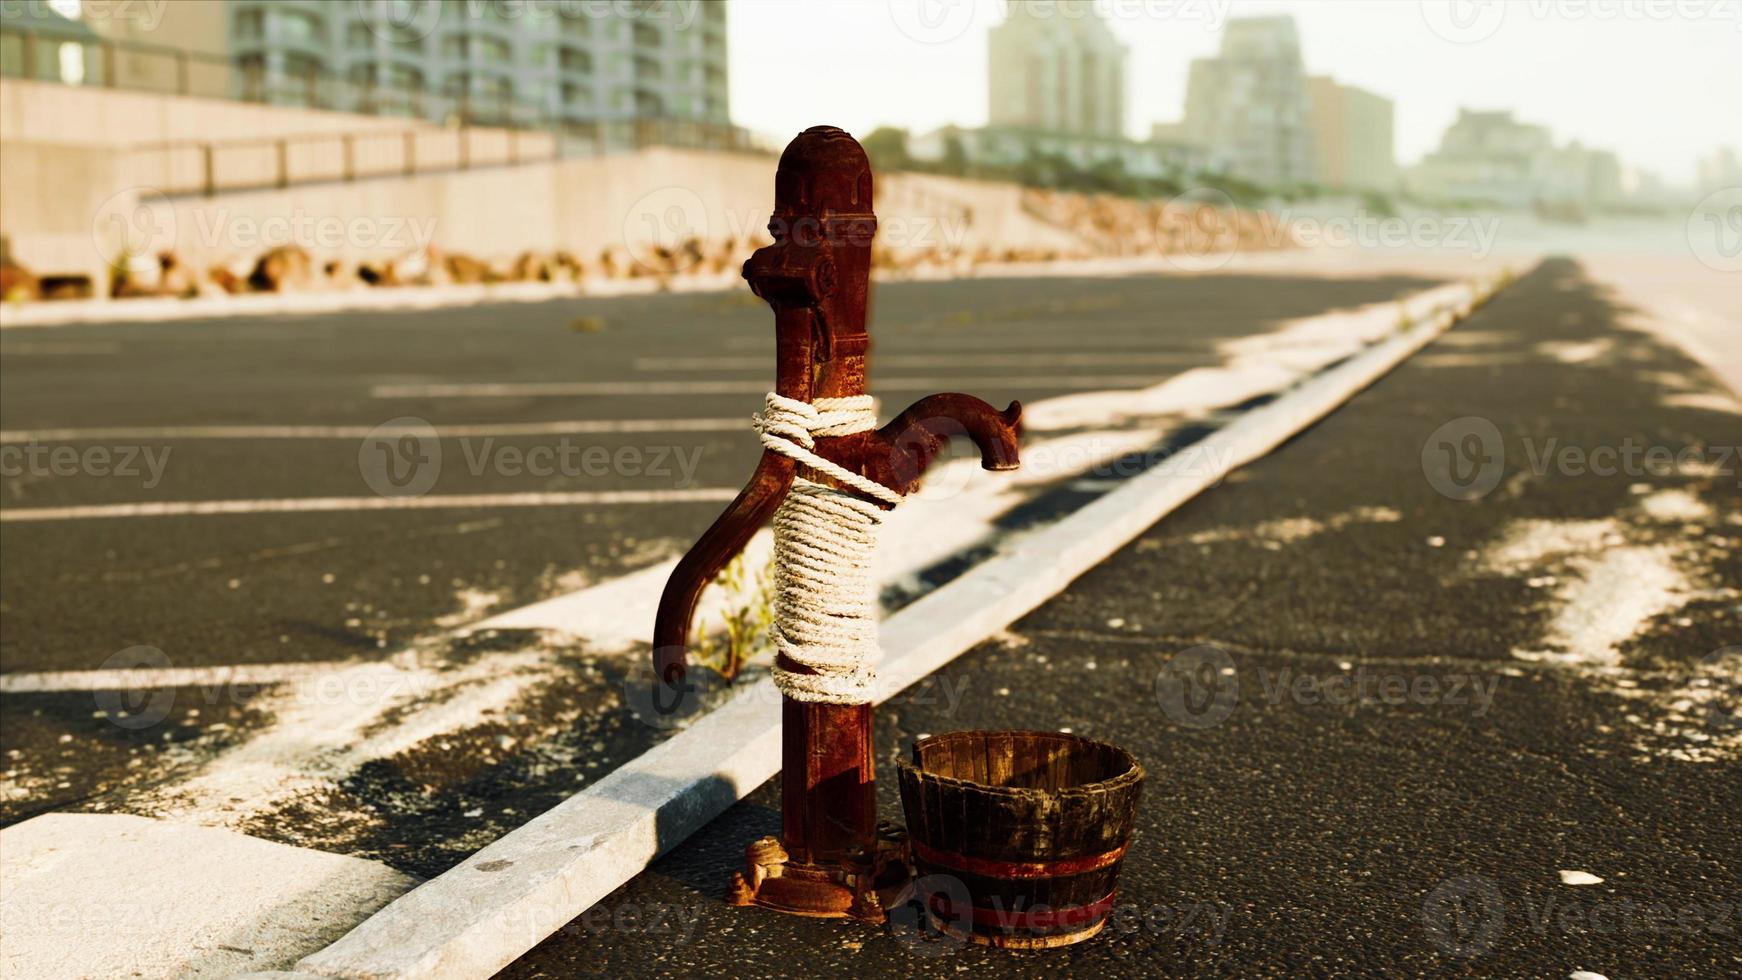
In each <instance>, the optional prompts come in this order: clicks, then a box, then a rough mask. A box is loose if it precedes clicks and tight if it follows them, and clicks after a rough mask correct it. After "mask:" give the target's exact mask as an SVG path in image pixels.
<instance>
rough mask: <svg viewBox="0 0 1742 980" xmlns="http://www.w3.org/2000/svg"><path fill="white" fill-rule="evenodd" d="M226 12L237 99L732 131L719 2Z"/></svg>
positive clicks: (376, 0) (484, 119)
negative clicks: (687, 125) (664, 124)
mask: <svg viewBox="0 0 1742 980" xmlns="http://www.w3.org/2000/svg"><path fill="white" fill-rule="evenodd" d="M213 6H214V7H215V6H217V5H213ZM223 9H224V11H225V15H226V17H227V18H228V28H227V31H226V36H227V38H228V46H229V50H228V57H229V58H230V59H231V61H232V62H233V64H234V66H235V69H236V72H235V78H236V81H235V84H236V87H237V92H236V93H235V94H236V95H237V96H238V97H240V98H244V99H251V100H260V101H266V102H272V103H276V104H285V105H319V106H323V107H326V108H335V109H343V110H351V111H360V112H369V113H377V114H395V115H404V116H409V117H414V118H422V119H429V120H435V121H443V122H477V123H485V124H493V125H500V124H509V125H546V124H550V125H554V126H556V127H557V128H559V129H568V130H575V131H581V132H585V131H588V130H589V129H597V128H599V127H600V126H605V125H610V124H620V123H636V122H646V121H661V122H679V123H695V124H701V125H704V126H716V127H720V128H722V129H724V128H726V127H728V126H729V125H730V118H731V117H730V107H729V103H728V97H727V62H726V13H725V9H726V8H725V4H717V3H706V4H696V5H684V4H662V5H645V6H642V7H635V6H633V5H626V4H595V5H585V4H556V5H538V4H517V3H501V2H490V0H469V2H448V3H442V4H439V5H429V4H418V3H406V2H405V0H361V2H356V3H332V2H325V0H233V2H231V3H228V4H225V5H223Z"/></svg>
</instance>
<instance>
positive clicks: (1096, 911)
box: [973, 892, 1114, 931]
mask: <svg viewBox="0 0 1742 980" xmlns="http://www.w3.org/2000/svg"><path fill="white" fill-rule="evenodd" d="M1113 894H1114V893H1113V892H1108V893H1107V897H1106V898H1103V899H1101V900H1100V901H1098V902H1093V903H1090V904H1088V905H1074V906H1071V907H1070V908H1063V909H1039V910H1037V911H1033V912H1011V911H1007V910H1002V909H983V908H980V907H979V906H978V905H976V906H974V908H973V919H974V925H976V926H984V927H986V928H989V929H1003V930H1006V931H1012V930H1017V929H1028V930H1048V929H1075V928H1077V927H1079V926H1086V925H1092V924H1093V923H1096V922H1099V921H1100V920H1102V919H1104V918H1106V916H1107V913H1108V912H1110V911H1112V909H1113Z"/></svg>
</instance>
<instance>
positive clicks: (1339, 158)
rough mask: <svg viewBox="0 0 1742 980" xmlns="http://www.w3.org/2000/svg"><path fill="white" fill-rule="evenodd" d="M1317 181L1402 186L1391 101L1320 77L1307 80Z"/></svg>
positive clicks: (1373, 187) (1349, 185)
mask: <svg viewBox="0 0 1742 980" xmlns="http://www.w3.org/2000/svg"><path fill="white" fill-rule="evenodd" d="M1307 101H1308V110H1307V112H1308V117H1309V118H1310V119H1311V122H1312V133H1313V157H1314V161H1313V162H1314V166H1315V169H1316V171H1317V179H1318V182H1319V183H1321V184H1325V185H1328V186H1330V187H1343V188H1349V189H1353V190H1369V191H1392V190H1396V188H1397V157H1396V155H1395V153H1394V151H1393V135H1392V108H1391V100H1390V99H1387V98H1385V97H1384V96H1382V95H1375V94H1373V93H1372V92H1368V91H1366V90H1364V89H1358V88H1355V87H1354V86H1352V85H1339V84H1338V83H1337V82H1336V80H1334V79H1332V78H1329V77H1326V76H1323V75H1318V76H1314V77H1312V78H1309V79H1307Z"/></svg>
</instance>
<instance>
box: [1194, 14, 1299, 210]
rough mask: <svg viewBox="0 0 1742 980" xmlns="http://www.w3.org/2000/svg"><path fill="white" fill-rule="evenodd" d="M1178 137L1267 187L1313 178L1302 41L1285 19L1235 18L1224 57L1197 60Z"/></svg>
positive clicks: (1226, 36)
mask: <svg viewBox="0 0 1742 980" xmlns="http://www.w3.org/2000/svg"><path fill="white" fill-rule="evenodd" d="M1181 131H1182V132H1183V133H1184V134H1185V137H1186V138H1187V139H1188V140H1190V141H1191V142H1193V143H1196V144H1198V145H1200V146H1203V147H1205V148H1207V149H1208V150H1209V151H1210V152H1211V153H1212V154H1213V155H1215V156H1217V157H1219V158H1221V159H1224V160H1226V161H1227V164H1228V170H1229V172H1230V173H1231V174H1233V175H1234V176H1237V177H1240V178H1243V179H1245V180H1249V181H1252V182H1254V183H1257V184H1263V185H1267V186H1284V185H1289V184H1301V183H1310V182H1312V181H1313V180H1314V179H1315V170H1314V167H1313V136H1312V133H1311V131H1310V130H1309V127H1308V115H1307V91H1306V73H1305V71H1304V70H1303V69H1302V67H1301V57H1300V36H1299V35H1298V34H1297V33H1296V31H1295V26H1294V19H1293V18H1292V17H1287V16H1279V17H1250V18H1242V19H1236V20H1231V21H1229V22H1228V25H1227V27H1226V28H1225V29H1224V30H1223V32H1222V47H1221V52H1220V54H1218V55H1217V56H1216V57H1214V58H1200V59H1198V60H1196V61H1194V62H1192V67H1191V74H1190V75H1189V76H1188V78H1187V81H1186V107H1185V119H1184V121H1183V122H1182V124H1181Z"/></svg>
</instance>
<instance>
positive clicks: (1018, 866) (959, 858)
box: [908, 840, 1130, 907]
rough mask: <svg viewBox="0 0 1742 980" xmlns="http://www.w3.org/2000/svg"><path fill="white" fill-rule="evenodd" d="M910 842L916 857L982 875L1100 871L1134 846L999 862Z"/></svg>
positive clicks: (1039, 875) (1060, 875) (1059, 875)
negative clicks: (1047, 857)
mask: <svg viewBox="0 0 1742 980" xmlns="http://www.w3.org/2000/svg"><path fill="white" fill-rule="evenodd" d="M908 843H909V844H911V845H912V846H913V854H914V856H915V857H917V858H919V859H920V860H921V861H924V862H926V863H927V864H936V865H941V866H943V867H946V868H950V869H952V870H955V871H965V872H967V873H968V874H971V875H979V876H981V877H982V878H1063V877H1068V876H1070V875H1080V874H1083V873H1085V872H1088V871H1099V870H1101V869H1102V868H1105V867H1109V866H1111V865H1112V864H1114V863H1116V862H1117V861H1118V860H1119V859H1120V858H1122V857H1124V856H1125V849H1126V848H1127V847H1129V846H1130V845H1129V844H1122V845H1120V846H1119V847H1116V848H1114V849H1113V850H1111V851H1108V852H1106V853H1105V854H1090V855H1088V856H1086V857H1076V858H1057V859H1054V860H1051V861H996V860H993V859H991V858H978V857H969V856H968V855H966V854H957V853H955V852H953V851H940V850H938V849H936V848H934V847H930V846H928V845H926V844H925V843H923V842H921V841H917V840H909V841H908ZM1085 907H1087V906H1085Z"/></svg>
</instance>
